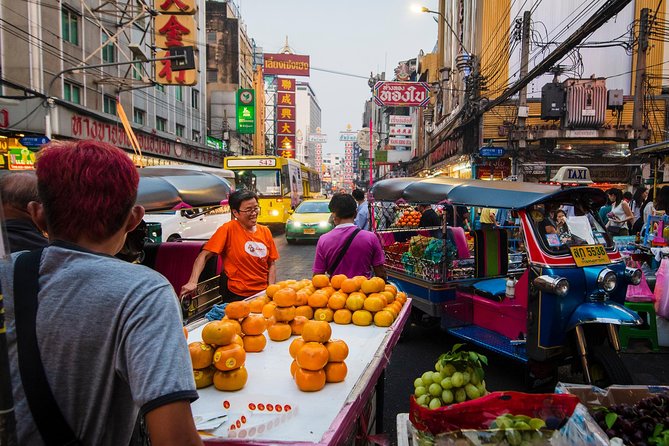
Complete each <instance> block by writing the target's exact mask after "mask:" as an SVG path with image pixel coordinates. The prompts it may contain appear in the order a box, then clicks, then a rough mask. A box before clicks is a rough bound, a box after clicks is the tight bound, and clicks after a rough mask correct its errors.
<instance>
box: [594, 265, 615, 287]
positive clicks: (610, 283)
mask: <svg viewBox="0 0 669 446" xmlns="http://www.w3.org/2000/svg"><path fill="white" fill-rule="evenodd" d="M617 284H618V278H617V277H616V273H615V272H613V271H611V270H610V269H608V268H604V269H603V270H601V271H600V272H599V275H598V276H597V285H599V287H600V288H601V289H603V290H604V291H606V292H607V293H610V292H611V291H613V290H614V289H615V288H616V285H617Z"/></svg>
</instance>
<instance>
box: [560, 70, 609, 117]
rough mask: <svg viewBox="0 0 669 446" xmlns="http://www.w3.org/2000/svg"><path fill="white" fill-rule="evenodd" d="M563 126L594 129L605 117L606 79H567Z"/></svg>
mask: <svg viewBox="0 0 669 446" xmlns="http://www.w3.org/2000/svg"><path fill="white" fill-rule="evenodd" d="M564 85H565V88H566V99H567V100H566V102H567V110H566V111H567V112H566V114H565V121H564V126H565V127H568V128H581V129H583V128H587V129H595V128H599V127H601V126H602V125H604V121H605V119H606V102H607V94H606V79H604V78H597V79H567V80H566V81H565V82H564Z"/></svg>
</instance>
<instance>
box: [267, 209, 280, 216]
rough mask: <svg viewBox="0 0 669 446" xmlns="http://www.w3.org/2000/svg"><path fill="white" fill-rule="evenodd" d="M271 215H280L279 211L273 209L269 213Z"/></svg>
mask: <svg viewBox="0 0 669 446" xmlns="http://www.w3.org/2000/svg"><path fill="white" fill-rule="evenodd" d="M269 215H271V216H272V217H276V216H277V215H279V211H278V210H276V209H272V210H271V211H269Z"/></svg>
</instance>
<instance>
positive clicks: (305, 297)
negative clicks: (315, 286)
mask: <svg viewBox="0 0 669 446" xmlns="http://www.w3.org/2000/svg"><path fill="white" fill-rule="evenodd" d="M310 294H311V292H310V291H309V290H304V289H302V290H300V291H298V292H297V293H295V306H296V307H299V306H301V305H306V304H307V302H308V301H309V295H310Z"/></svg>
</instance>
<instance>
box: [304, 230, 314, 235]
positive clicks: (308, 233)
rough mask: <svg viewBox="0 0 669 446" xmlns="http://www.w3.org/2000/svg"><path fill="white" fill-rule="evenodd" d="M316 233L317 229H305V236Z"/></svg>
mask: <svg viewBox="0 0 669 446" xmlns="http://www.w3.org/2000/svg"><path fill="white" fill-rule="evenodd" d="M315 233H316V230H315V229H305V230H304V234H305V235H314V234H315Z"/></svg>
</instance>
